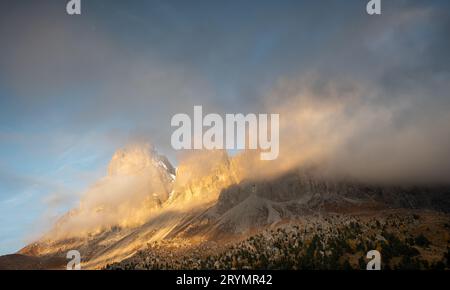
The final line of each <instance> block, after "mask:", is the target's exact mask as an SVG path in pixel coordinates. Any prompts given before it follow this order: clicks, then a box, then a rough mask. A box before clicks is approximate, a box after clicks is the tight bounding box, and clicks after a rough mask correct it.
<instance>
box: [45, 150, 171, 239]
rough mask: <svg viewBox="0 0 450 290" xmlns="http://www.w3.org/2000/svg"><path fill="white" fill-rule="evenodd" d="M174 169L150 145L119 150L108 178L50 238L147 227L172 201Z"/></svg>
mask: <svg viewBox="0 0 450 290" xmlns="http://www.w3.org/2000/svg"><path fill="white" fill-rule="evenodd" d="M173 181H174V169H173V167H172V165H170V163H169V162H168V160H167V159H166V158H165V157H162V156H160V155H158V154H157V152H156V151H155V150H153V148H151V147H149V146H143V145H140V146H131V147H128V148H125V149H121V150H118V151H117V152H116V153H115V154H114V156H113V158H112V160H111V162H110V164H109V167H108V175H107V176H106V177H104V178H103V179H101V180H100V181H99V182H97V183H96V184H95V185H94V186H92V187H91V188H89V189H88V190H87V191H86V193H85V194H84V195H83V197H82V199H81V201H80V205H79V207H77V208H75V209H73V210H71V211H70V212H69V213H68V214H66V215H65V216H64V217H63V218H62V219H60V220H59V222H58V223H57V224H56V225H55V227H54V228H53V230H52V231H51V232H50V233H49V234H48V235H47V236H48V237H49V238H51V239H61V238H68V237H79V236H86V235H92V234H96V233H99V232H102V231H104V230H109V229H111V228H114V227H119V228H120V227H134V226H138V225H141V224H143V223H144V222H145V221H146V220H147V219H148V217H149V216H150V214H151V213H152V212H153V211H154V210H156V209H158V208H160V207H161V206H162V204H163V203H164V202H165V201H166V200H167V199H168V198H169V193H170V192H171V190H172V184H173Z"/></svg>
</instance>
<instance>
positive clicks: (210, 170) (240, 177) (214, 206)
mask: <svg viewBox="0 0 450 290" xmlns="http://www.w3.org/2000/svg"><path fill="white" fill-rule="evenodd" d="M255 160H256V159H255V154H254V153H252V152H250V151H248V152H242V153H241V154H238V155H236V156H234V157H229V156H228V154H227V153H226V152H225V151H221V150H213V151H196V152H192V153H191V154H189V155H187V156H185V157H184V158H182V159H181V161H180V164H179V166H178V168H177V169H176V172H175V169H174V167H173V166H172V165H171V164H170V162H169V161H168V160H167V158H165V157H163V156H160V155H159V154H158V153H157V152H156V151H155V150H154V148H152V147H149V146H132V147H129V148H126V149H123V150H118V151H117V152H116V153H115V154H114V156H113V157H112V160H111V162H110V164H109V167H108V175H107V176H106V177H105V178H103V179H101V180H100V181H99V182H98V183H97V184H95V185H94V186H93V187H92V188H90V189H89V190H88V191H87V192H86V193H85V194H84V196H83V198H82V199H81V201H80V205H79V206H78V207H77V208H75V209H73V210H71V211H70V212H68V213H67V214H66V215H64V216H63V217H62V218H61V219H60V220H59V221H58V222H57V223H56V225H55V226H54V227H53V228H52V230H51V231H49V232H48V233H46V234H45V235H44V236H43V237H42V238H41V239H40V240H39V241H36V242H35V243H32V244H30V245H28V246H27V247H25V248H23V249H22V250H20V252H19V253H18V254H20V255H25V256H29V257H34V258H40V259H50V258H63V257H65V254H66V253H67V252H68V251H69V250H73V249H76V250H78V251H80V253H81V256H82V261H83V267H84V268H102V267H104V266H106V265H108V264H111V263H115V262H120V261H123V260H125V259H127V258H130V257H132V256H133V255H135V254H136V253H138V252H139V251H140V250H142V249H143V248H145V247H147V246H148V245H149V244H152V243H155V242H161V241H173V242H174V243H175V244H178V245H182V246H183V247H184V246H188V245H198V244H202V243H207V242H217V243H225V242H227V241H233V240H236V241H237V240H240V239H242V238H245V237H248V236H249V235H252V234H254V233H258V232H260V231H262V230H264V229H267V228H270V227H275V226H277V225H280V224H283V223H285V222H286V221H295V220H301V219H304V218H305V217H308V216H317V215H318V216H320V215H327V214H332V213H341V214H342V213H344V214H346V213H347V214H349V213H361V212H367V213H369V212H377V211H382V210H387V209H411V210H412V209H423V210H430V211H436V212H443V213H448V212H449V210H450V198H449V197H450V188H449V187H414V186H402V187H400V186H392V185H373V184H366V183H361V182H356V181H351V180H343V179H333V178H330V177H326V176H323V175H321V174H320V173H319V171H317V170H314V168H289V169H287V170H284V171H281V172H280V171H278V170H277V172H276V174H275V173H274V172H273V171H272V170H271V169H272V168H273V166H272V165H271V163H267V162H262V161H255ZM259 162H261V163H259ZM175 173H176V174H175ZM0 260H1V259H0ZM25 264H26V263H25Z"/></svg>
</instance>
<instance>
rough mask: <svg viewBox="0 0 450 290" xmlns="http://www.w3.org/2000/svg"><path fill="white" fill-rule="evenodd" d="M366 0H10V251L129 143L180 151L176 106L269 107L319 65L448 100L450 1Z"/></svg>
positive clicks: (441, 105) (4, 33)
mask: <svg viewBox="0 0 450 290" xmlns="http://www.w3.org/2000/svg"><path fill="white" fill-rule="evenodd" d="M366 2H367V1H298V0H295V1H288V0H281V1H265V0H260V1H256V0H248V1H233V0H232V1H200V0H190V1H185V0H183V1H173V0H169V1H143V0H133V1H113V0H83V1H82V4H83V7H82V15H81V16H68V15H66V13H65V3H66V1H58V0H53V1H52V0H41V1H27V0H23V1H14V0H6V1H2V2H1V4H0V254H6V253H11V252H14V251H16V250H18V249H20V247H22V246H23V245H25V244H26V242H28V241H30V239H32V238H33V237H35V235H36V234H39V233H40V232H42V229H43V228H45V227H46V226H48V221H49V220H51V219H52V218H54V216H56V215H57V214H58V213H61V212H63V211H64V210H67V209H68V208H70V207H71V206H73V205H74V204H75V203H76V201H77V200H78V198H79V195H80V194H81V193H82V191H83V189H85V188H86V187H87V186H88V185H89V184H92V183H93V182H94V181H95V180H96V179H97V178H99V177H100V176H102V175H104V174H105V173H106V166H107V164H108V161H109V159H110V157H111V156H112V154H113V152H114V151H115V150H116V149H117V148H119V147H122V146H124V145H126V144H127V143H129V142H134V141H145V142H151V143H153V144H155V146H156V147H157V149H158V150H159V151H160V152H162V153H163V154H167V155H168V156H169V157H170V159H171V160H172V161H175V160H176V158H175V157H176V154H175V152H173V150H172V149H171V147H170V132H171V128H170V118H171V116H172V115H173V114H174V113H179V112H188V113H189V112H191V110H192V107H193V106H194V105H197V104H201V105H203V106H204V107H205V108H206V110H207V111H214V112H240V113H246V112H255V111H256V112H260V111H262V110H264V108H265V107H264V98H263V97H262V96H264V95H265V94H266V93H267V91H268V90H270V89H271V88H272V87H274V86H275V85H276V84H277V83H278V82H279V81H280V80H283V79H286V78H287V79H290V78H297V77H299V76H302V75H306V74H309V73H311V72H314V73H316V74H319V75H321V76H322V78H323V80H327V79H333V78H336V77H339V78H351V79H353V80H356V81H361V82H364V83H371V84H373V85H375V86H376V87H377V88H380V89H381V90H382V91H383V92H386V94H385V96H386V97H385V98H380V99H377V101H378V102H384V103H386V104H388V105H389V103H390V102H394V101H395V100H396V98H397V99H398V98H401V96H403V95H405V94H409V93H410V92H413V91H414V92H418V91H420V92H421V93H422V95H420V96H418V97H417V99H416V100H417V103H421V104H422V105H423V106H421V107H420V108H421V109H422V108H425V111H423V112H424V113H423V114H422V115H420V114H419V116H421V118H426V117H428V114H429V113H430V112H433V113H435V112H438V111H441V110H442V111H444V110H446V109H448V107H449V106H448V90H447V89H448V85H447V86H446V85H444V84H448V82H447V80H448V79H449V63H450V60H449V53H448V51H449V49H450V46H449V38H448V35H449V32H450V31H449V29H450V28H449V27H450V25H449V23H450V22H449V17H448V12H449V11H450V9H449V2H448V1H401V0H397V1H384V5H383V15H382V16H379V17H378V18H377V17H369V16H368V15H366V13H365V4H366ZM419 84H420V88H418V87H416V86H418V85H419ZM424 96H426V102H425V101H423V98H425V97H424ZM417 108H419V107H414V108H413V110H412V112H415V110H416V109H417ZM417 111H418V110H417ZM409 113H411V111H410V112H409ZM410 116H411V114H409V115H408V116H407V115H406V114H405V116H404V119H401V118H400V119H401V120H403V122H411V120H410V119H409V118H410ZM405 120H407V121H405Z"/></svg>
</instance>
